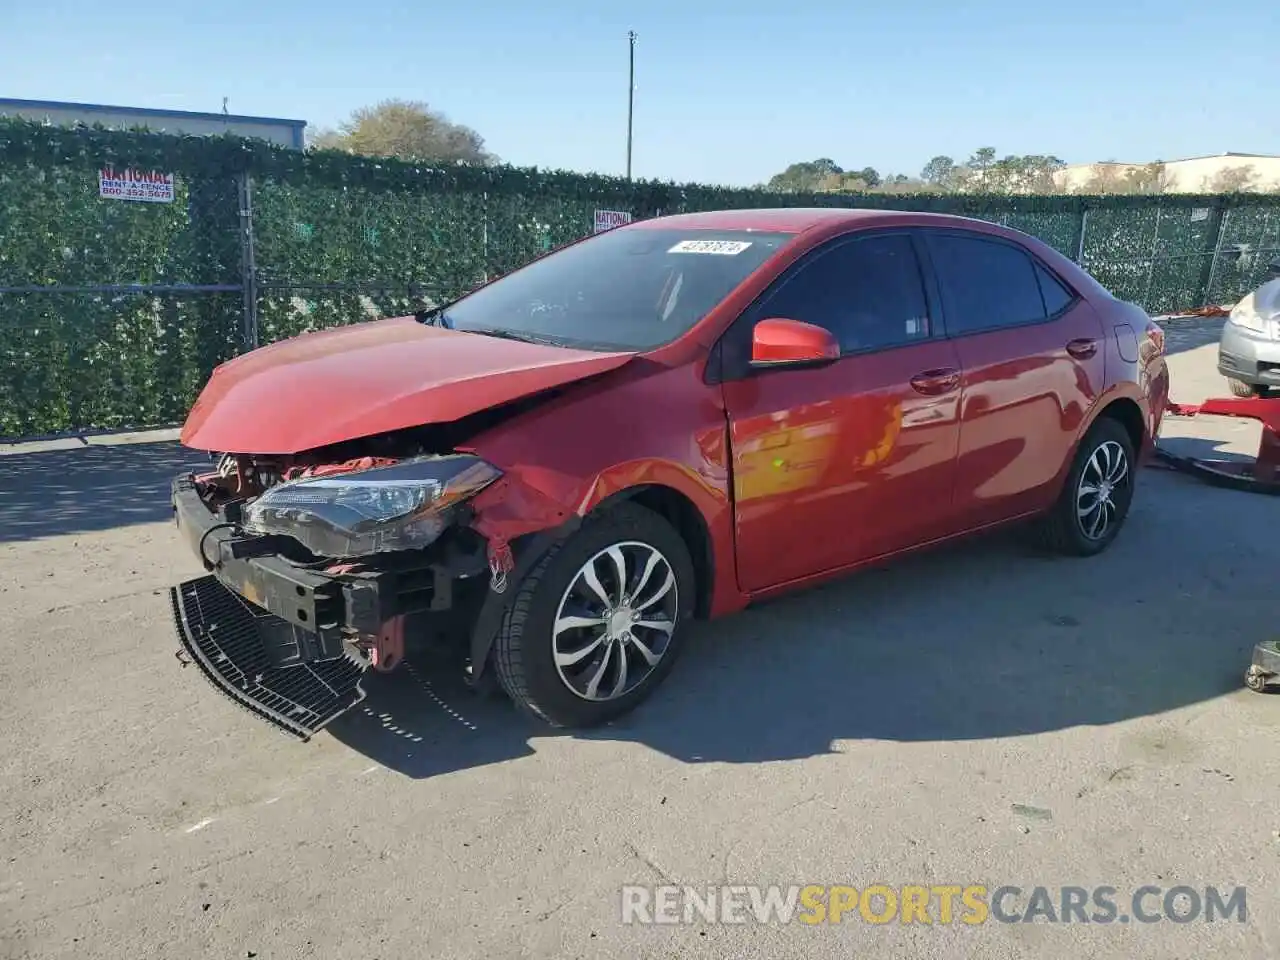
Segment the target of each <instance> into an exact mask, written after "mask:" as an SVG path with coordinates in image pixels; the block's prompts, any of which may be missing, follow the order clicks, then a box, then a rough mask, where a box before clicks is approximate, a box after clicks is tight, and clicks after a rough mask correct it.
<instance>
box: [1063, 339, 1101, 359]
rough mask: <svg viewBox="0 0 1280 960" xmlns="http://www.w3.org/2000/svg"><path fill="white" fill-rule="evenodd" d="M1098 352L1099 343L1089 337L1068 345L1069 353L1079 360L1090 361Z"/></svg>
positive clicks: (1073, 341)
mask: <svg viewBox="0 0 1280 960" xmlns="http://www.w3.org/2000/svg"><path fill="white" fill-rule="evenodd" d="M1097 352H1098V341H1097V340H1092V339H1090V338H1089V337H1081V338H1080V339H1078V340H1072V341H1071V342H1070V343H1068V344H1067V353H1069V354H1071V356H1073V357H1075V358H1076V359H1077V360H1088V359H1089V358H1090V357H1092V356H1093V355H1094V354H1095V353H1097Z"/></svg>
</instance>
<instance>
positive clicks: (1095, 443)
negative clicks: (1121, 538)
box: [1034, 416, 1137, 557]
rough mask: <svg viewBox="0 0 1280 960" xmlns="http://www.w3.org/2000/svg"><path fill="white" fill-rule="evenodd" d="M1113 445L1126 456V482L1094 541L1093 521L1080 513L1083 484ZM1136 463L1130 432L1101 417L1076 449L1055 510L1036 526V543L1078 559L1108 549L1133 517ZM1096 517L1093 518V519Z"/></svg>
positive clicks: (1114, 497) (1116, 491)
mask: <svg viewBox="0 0 1280 960" xmlns="http://www.w3.org/2000/svg"><path fill="white" fill-rule="evenodd" d="M1109 444H1115V445H1118V447H1119V449H1120V450H1121V451H1122V452H1123V456H1124V462H1125V464H1126V465H1127V470H1126V472H1125V478H1124V482H1123V483H1122V484H1120V485H1117V486H1116V487H1115V489H1114V491H1113V492H1112V503H1113V504H1114V506H1115V511H1114V514H1113V515H1112V517H1111V519H1110V522H1109V523H1108V524H1107V526H1106V529H1105V531H1103V532H1102V533H1101V535H1100V536H1096V537H1091V536H1090V535H1089V532H1088V530H1087V529H1086V522H1087V520H1088V519H1089V518H1083V519H1082V518H1081V517H1080V516H1079V511H1078V510H1077V498H1078V495H1079V491H1080V481H1081V477H1082V475H1083V474H1084V472H1085V470H1086V468H1090V469H1092V468H1091V467H1090V461H1091V460H1093V458H1094V455H1095V454H1098V453H1099V452H1100V451H1102V450H1103V448H1104V447H1107V449H1108V450H1111V449H1114V448H1111V447H1108V445H1109ZM1136 466H1137V465H1136V463H1135V459H1134V452H1133V441H1132V440H1131V439H1130V438H1129V431H1127V430H1126V429H1125V428H1124V426H1123V425H1121V424H1120V423H1119V422H1118V421H1116V420H1113V419H1111V418H1110V417H1105V416H1104V417H1099V418H1098V420H1097V421H1096V422H1095V423H1094V425H1093V426H1092V427H1090V428H1089V432H1088V433H1086V434H1085V436H1084V439H1083V440H1081V441H1080V446H1079V447H1078V448H1077V449H1076V454H1075V457H1074V458H1073V460H1072V462H1071V469H1070V470H1069V471H1068V473H1067V482H1066V483H1065V484H1063V486H1062V492H1061V494H1059V496H1058V501H1057V503H1055V504H1054V506H1053V508H1052V509H1051V510H1050V511H1049V512H1048V513H1047V514H1045V516H1043V517H1041V518H1040V519H1039V520H1038V521H1037V522H1036V524H1035V525H1034V532H1035V534H1036V539H1037V541H1038V542H1039V544H1040V546H1041V547H1043V548H1044V549H1046V550H1049V551H1051V552H1053V553H1058V554H1064V555H1066V556H1074V557H1091V556H1094V555H1096V554H1099V553H1101V552H1102V551H1103V550H1105V549H1107V547H1109V546H1110V545H1111V543H1112V541H1114V540H1115V538H1116V536H1117V535H1119V533H1120V530H1121V528H1122V527H1123V526H1124V522H1125V520H1126V519H1127V517H1128V516H1129V507H1130V505H1131V504H1132V503H1133V490H1134V484H1135V483H1136V482H1137V471H1136ZM1091 517H1092V514H1091V515H1090V518H1091Z"/></svg>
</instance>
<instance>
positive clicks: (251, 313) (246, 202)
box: [236, 170, 258, 350]
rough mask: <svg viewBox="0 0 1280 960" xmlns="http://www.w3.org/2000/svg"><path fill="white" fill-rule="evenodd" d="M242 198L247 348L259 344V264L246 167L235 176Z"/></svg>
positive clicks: (242, 269) (241, 263)
mask: <svg viewBox="0 0 1280 960" xmlns="http://www.w3.org/2000/svg"><path fill="white" fill-rule="evenodd" d="M236 185H237V188H238V189H237V195H238V196H239V198H240V285H241V289H242V291H243V295H244V329H243V331H242V339H243V341H244V348H245V350H253V349H254V348H255V347H257V346H258V268H257V264H256V263H255V261H254V251H253V178H252V177H251V176H250V174H249V172H248V171H247V170H246V171H244V172H243V173H241V174H240V176H239V177H237V178H236Z"/></svg>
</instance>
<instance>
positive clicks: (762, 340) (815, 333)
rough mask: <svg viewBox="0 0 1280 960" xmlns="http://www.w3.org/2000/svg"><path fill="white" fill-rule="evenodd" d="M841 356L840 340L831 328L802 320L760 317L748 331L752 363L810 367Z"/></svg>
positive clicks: (758, 366) (762, 366) (769, 366)
mask: <svg viewBox="0 0 1280 960" xmlns="http://www.w3.org/2000/svg"><path fill="white" fill-rule="evenodd" d="M839 359H840V344H839V343H838V342H837V341H836V338H835V337H833V336H832V335H831V332H830V331H829V330H827V329H825V328H824V327H819V326H817V325H816V324H812V323H805V322H803V321H801V320H786V319H783V318H781V317H774V318H772V319H769V320H761V321H760V322H759V323H757V324H756V326H755V329H754V330H753V331H752V333H751V366H752V367H753V368H755V369H757V370H766V369H772V368H774V367H811V366H820V365H822V364H826V363H832V362H834V361H836V360H839Z"/></svg>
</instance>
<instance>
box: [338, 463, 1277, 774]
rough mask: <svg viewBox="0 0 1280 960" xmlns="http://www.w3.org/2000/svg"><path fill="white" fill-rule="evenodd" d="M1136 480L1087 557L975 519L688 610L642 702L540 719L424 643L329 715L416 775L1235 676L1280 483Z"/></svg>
mask: <svg viewBox="0 0 1280 960" xmlns="http://www.w3.org/2000/svg"><path fill="white" fill-rule="evenodd" d="M1142 486H1143V488H1144V489H1142V491H1141V493H1142V496H1141V497H1140V499H1139V501H1138V502H1137V503H1135V508H1134V513H1133V515H1132V516H1131V519H1130V523H1129V525H1128V527H1127V528H1126V530H1125V532H1124V536H1122V537H1121V538H1120V539H1119V540H1118V541H1117V542H1116V543H1115V545H1114V546H1113V547H1112V548H1111V549H1110V550H1109V551H1108V552H1107V553H1105V554H1103V555H1102V556H1099V557H1095V558H1092V559H1086V560H1079V559H1066V558H1049V557H1045V556H1042V555H1040V554H1037V553H1034V552H1032V551H1030V550H1029V549H1028V548H1027V547H1025V546H1024V545H1023V543H1022V540H1021V538H1019V537H1017V536H1015V535H1014V534H1012V533H1005V534H1000V535H991V536H988V537H986V538H983V539H981V540H979V541H970V542H969V543H966V544H957V545H954V546H951V547H945V548H941V549H938V550H935V551H931V552H928V553H922V554H918V555H916V556H914V557H911V558H907V559H904V560H901V561H899V562H898V563H896V564H894V565H893V566H890V567H886V568H883V569H878V570H871V571H866V572H863V573H860V574H857V575H854V576H851V577H849V578H846V579H844V580H842V581H839V582H836V583H833V584H830V585H828V586H825V587H822V588H818V589H814V590H810V591H807V592H805V593H801V594H796V595H794V596H792V597H789V598H786V599H782V600H778V601H775V602H773V603H770V604H768V605H762V606H759V607H756V608H753V609H751V610H748V611H746V612H745V613H742V614H740V615H737V616H735V617H730V618H726V619H724V620H722V621H717V622H714V623H708V624H699V625H697V626H696V627H695V629H694V630H693V631H692V632H691V634H690V636H689V642H688V645H687V648H686V649H685V651H684V653H683V655H682V659H681V662H680V663H679V664H678V665H677V667H676V669H675V670H674V671H673V673H672V674H671V676H670V677H669V678H668V679H667V681H666V683H665V684H664V685H663V686H662V687H661V688H659V689H658V690H657V691H656V692H655V693H654V695H653V696H652V698H651V699H650V700H649V702H647V703H646V704H644V705H643V706H642V707H641V708H640V709H638V710H637V711H635V712H634V713H633V714H631V715H630V716H628V717H626V718H624V719H623V720H621V721H618V722H617V723H615V724H613V725H610V726H607V727H604V728H601V729H598V730H593V731H588V732H578V733H564V732H558V731H554V730H550V729H549V728H547V727H545V726H543V725H540V724H537V723H535V722H533V721H530V720H527V719H525V718H524V717H523V716H522V715H520V714H518V713H517V711H516V710H515V708H514V707H513V706H512V705H511V704H510V703H509V702H506V701H505V700H497V699H482V698H480V697H479V696H477V695H475V694H473V693H471V692H470V691H468V690H467V689H466V688H465V686H464V684H463V683H462V681H461V679H460V678H459V673H458V671H457V670H456V669H453V668H452V665H450V664H448V663H447V662H445V661H444V660H434V661H433V660H430V659H428V660H427V661H425V662H423V663H419V664H415V665H414V667H413V668H412V669H411V670H410V669H406V670H403V671H401V672H399V673H396V674H391V675H388V676H385V677H377V678H374V682H373V683H371V685H370V694H369V697H368V699H367V700H366V702H365V703H364V704H363V705H362V707H361V708H358V709H357V711H356V712H354V713H353V714H350V715H348V716H346V717H343V718H340V719H339V720H338V721H337V722H335V723H334V724H333V725H331V727H330V728H329V730H330V732H331V734H332V735H333V736H334V737H335V738H337V739H338V740H340V741H341V742H343V743H345V744H347V745H348V746H350V747H351V748H352V749H354V750H357V751H359V752H360V753H362V754H365V755H366V756H368V757H370V758H371V759H373V760H374V761H375V762H378V763H380V764H383V765H384V766H386V767H389V768H391V769H394V770H396V771H398V772H400V773H402V774H404V775H406V776H409V777H413V778H424V777H431V776H436V775H440V774H443V773H447V772H450V771H455V770H461V769H466V768H469V767H473V766H477V765H485V764H490V763H495V762H500V761H503V760H509V759H512V758H517V757H522V756H527V755H529V754H531V753H533V752H536V748H537V744H538V743H539V742H540V741H541V739H542V738H546V737H566V736H569V737H575V738H577V739H580V740H605V741H621V742H633V743H639V744H643V745H645V746H647V747H649V748H651V749H653V750H657V751H660V752H662V753H665V754H668V755H670V756H672V757H675V758H678V759H681V760H684V761H686V762H689V763H701V762H721V763H760V762H767V761H778V760H794V759H801V758H806V757H812V756H817V755H822V754H826V753H830V752H833V751H836V750H838V748H839V743H840V742H841V741H848V740H890V741H898V742H913V741H939V740H954V741H961V740H972V739H987V738H998V737H1012V736H1020V735H1026V734H1034V733H1043V732H1048V731H1054V730H1062V729H1066V728H1069V727H1076V726H1092V725H1101V724H1111V723H1118V722H1121V721H1124V720H1128V719H1132V718H1135V717H1143V716H1150V715H1153V714H1159V713H1163V712H1166V711H1169V710H1173V709H1177V708H1179V707H1184V706H1187V705H1189V704H1193V703H1198V702H1201V701H1204V700H1208V699H1211V698H1214V697H1218V696H1221V695H1224V694H1227V693H1230V692H1233V691H1236V690H1239V689H1241V687H1242V678H1243V675H1244V671H1245V669H1246V667H1247V666H1248V663H1249V658H1250V651H1251V650H1252V647H1253V644H1254V643H1255V642H1256V641H1257V640H1258V639H1260V638H1259V636H1258V630H1259V622H1260V621H1259V611H1258V609H1256V607H1257V603H1256V601H1257V599H1258V598H1261V597H1264V596H1269V595H1270V593H1271V592H1272V590H1273V587H1272V579H1273V578H1272V577H1271V575H1270V572H1269V571H1270V568H1271V562H1270V559H1269V558H1270V552H1269V551H1263V550H1262V549H1261V548H1262V547H1263V546H1265V545H1266V538H1265V536H1263V535H1259V533H1258V532H1257V531H1258V529H1259V525H1260V524H1261V525H1262V528H1263V529H1266V528H1267V527H1268V526H1269V525H1270V524H1272V523H1275V522H1280V500H1275V499H1273V498H1267V497H1258V496H1251V495H1249V494H1243V493H1235V492H1232V491H1224V490H1218V489H1214V488H1210V487H1207V486H1205V485H1203V484H1201V483H1198V482H1196V481H1195V480H1193V479H1191V478H1189V477H1184V476H1180V475H1176V474H1170V473H1166V472H1164V471H1159V470H1147V471H1144V472H1143V476H1142ZM1246 506H1248V507H1249V509H1244V507H1246ZM1253 508H1256V509H1253Z"/></svg>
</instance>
